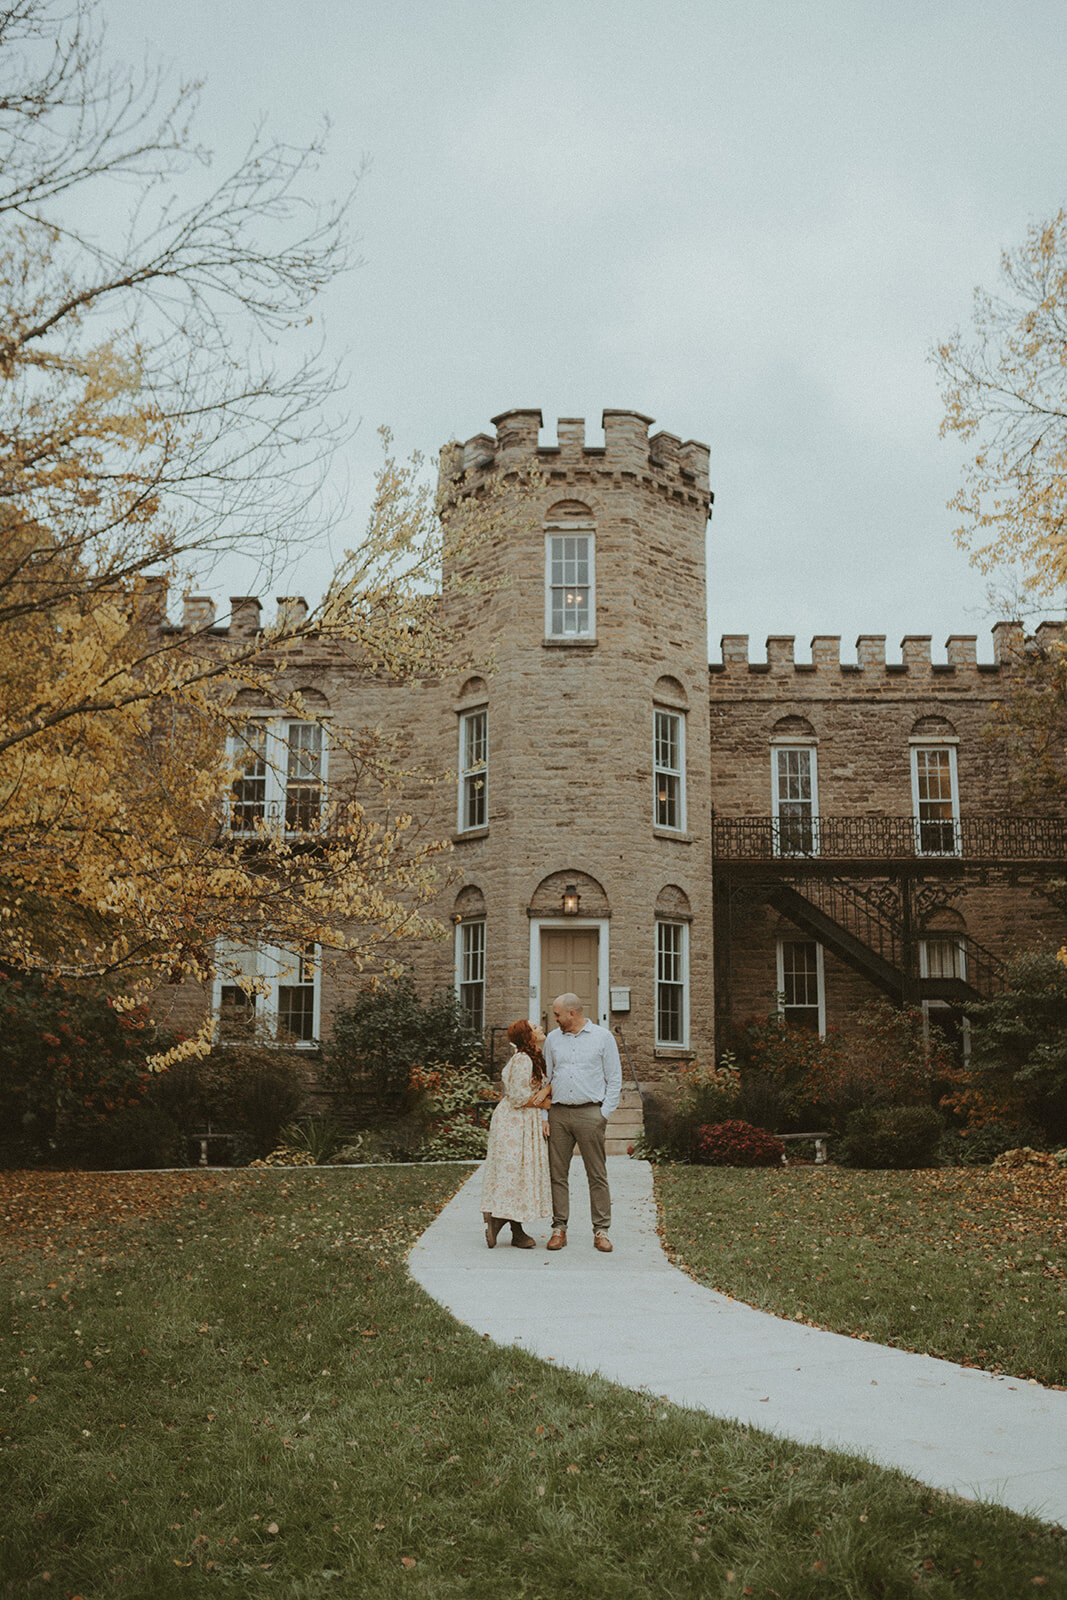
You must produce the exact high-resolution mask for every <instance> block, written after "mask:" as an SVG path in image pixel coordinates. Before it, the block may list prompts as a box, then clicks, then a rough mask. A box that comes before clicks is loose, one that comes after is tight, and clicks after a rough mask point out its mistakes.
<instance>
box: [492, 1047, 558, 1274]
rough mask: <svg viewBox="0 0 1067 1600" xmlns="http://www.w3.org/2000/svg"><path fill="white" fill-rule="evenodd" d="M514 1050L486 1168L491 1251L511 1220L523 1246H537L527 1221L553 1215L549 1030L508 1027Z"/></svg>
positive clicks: (516, 1238)
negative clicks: (546, 1115) (547, 1113)
mask: <svg viewBox="0 0 1067 1600" xmlns="http://www.w3.org/2000/svg"><path fill="white" fill-rule="evenodd" d="M508 1039H509V1040H510V1042H511V1045H512V1049H513V1054H512V1056H511V1059H510V1060H509V1061H508V1063H507V1066H506V1067H505V1068H504V1073H503V1083H504V1093H503V1096H502V1097H501V1100H500V1103H499V1105H498V1106H497V1107H496V1110H495V1111H494V1112H493V1116H492V1120H491V1122H490V1123H489V1148H488V1150H487V1151H486V1154H485V1167H484V1169H483V1172H482V1216H483V1217H484V1218H485V1242H486V1244H487V1245H488V1246H489V1248H490V1250H491V1249H492V1248H493V1246H494V1245H495V1244H496V1240H497V1234H498V1233H499V1232H500V1230H501V1228H502V1227H503V1226H504V1224H505V1222H510V1223H511V1242H512V1244H513V1245H514V1246H515V1247H516V1249H518V1250H533V1249H534V1248H535V1240H533V1239H531V1238H530V1235H529V1234H528V1233H527V1232H526V1230H525V1229H524V1228H523V1225H522V1224H523V1221H524V1219H527V1218H533V1217H547V1216H551V1214H552V1189H551V1186H550V1184H549V1181H548V1144H547V1141H546V1139H545V1135H544V1131H543V1130H544V1129H547V1127H548V1124H547V1122H544V1120H543V1118H542V1116H541V1109H542V1107H544V1108H546V1109H547V1107H548V1103H549V1100H550V1098H551V1093H552V1091H551V1089H550V1088H549V1086H548V1084H547V1083H546V1082H545V1061H544V1057H543V1056H542V1054H541V1046H542V1045H543V1044H544V1042H545V1035H544V1031H543V1029H541V1028H539V1027H537V1025H536V1024H531V1023H529V1022H526V1021H522V1022H513V1023H512V1024H511V1027H510V1028H509V1029H508Z"/></svg>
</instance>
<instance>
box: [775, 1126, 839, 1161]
mask: <svg viewBox="0 0 1067 1600" xmlns="http://www.w3.org/2000/svg"><path fill="white" fill-rule="evenodd" d="M831 1137H832V1135H830V1134H829V1133H776V1134H775V1138H776V1139H781V1141H782V1143H783V1144H791V1143H793V1142H794V1141H795V1140H797V1139H812V1140H814V1143H815V1165H816V1166H817V1167H823V1166H825V1165H826V1141H827V1140H828V1139H829V1138H831ZM788 1165H789V1157H788V1155H787V1153H786V1151H784V1150H783V1151H782V1166H783V1167H787V1166H788Z"/></svg>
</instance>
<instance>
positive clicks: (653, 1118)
mask: <svg viewBox="0 0 1067 1600" xmlns="http://www.w3.org/2000/svg"><path fill="white" fill-rule="evenodd" d="M676 1082H677V1084H678V1087H679V1091H680V1092H679V1095H678V1099H677V1100H676V1102H675V1103H674V1105H673V1106H666V1105H663V1104H661V1103H660V1102H658V1101H654V1100H650V1101H648V1102H647V1103H646V1106H645V1134H644V1136H643V1139H642V1141H641V1156H642V1158H643V1159H645V1160H665V1161H672V1160H673V1161H686V1162H689V1161H696V1160H697V1138H698V1135H699V1133H700V1130H701V1128H704V1127H706V1126H707V1125H708V1124H709V1123H715V1122H725V1121H727V1120H728V1118H730V1117H732V1116H734V1115H735V1114H736V1111H737V1097H738V1090H739V1086H740V1073H739V1072H738V1070H737V1062H736V1058H735V1057H734V1056H733V1055H732V1054H731V1053H730V1052H729V1051H724V1052H723V1054H722V1056H721V1057H720V1058H719V1064H718V1066H705V1065H704V1064H703V1063H702V1062H700V1061H691V1062H689V1063H688V1065H687V1066H684V1067H682V1068H681V1069H680V1070H679V1072H678V1075H677V1079H676ZM652 1151H654V1152H655V1154H650V1153H649V1152H652Z"/></svg>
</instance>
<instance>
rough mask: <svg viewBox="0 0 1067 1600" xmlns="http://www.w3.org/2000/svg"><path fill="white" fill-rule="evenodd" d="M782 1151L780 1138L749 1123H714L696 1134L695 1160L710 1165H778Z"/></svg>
mask: <svg viewBox="0 0 1067 1600" xmlns="http://www.w3.org/2000/svg"><path fill="white" fill-rule="evenodd" d="M784 1154H785V1146H784V1145H783V1143H782V1141H781V1139H776V1138H775V1137H774V1135H773V1133H767V1131H766V1130H765V1129H764V1128H754V1127H753V1126H752V1124H751V1123H750V1122H737V1121H732V1122H719V1123H714V1124H712V1125H711V1126H709V1127H706V1128H701V1129H700V1132H699V1134H698V1135H697V1160H698V1161H700V1162H702V1163H704V1164H705V1165H706V1166H710V1167H774V1166H780V1165H781V1162H782V1156H783V1155H784Z"/></svg>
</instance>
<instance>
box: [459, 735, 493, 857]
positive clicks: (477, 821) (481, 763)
mask: <svg viewBox="0 0 1067 1600" xmlns="http://www.w3.org/2000/svg"><path fill="white" fill-rule="evenodd" d="M488 826H489V712H488V711H487V710H486V708H485V707H484V706H482V707H480V708H479V710H477V711H465V712H463V714H462V716H461V717H460V719H459V831H460V833H465V832H467V831H469V830H470V829H471V828H487V827H488Z"/></svg>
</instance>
